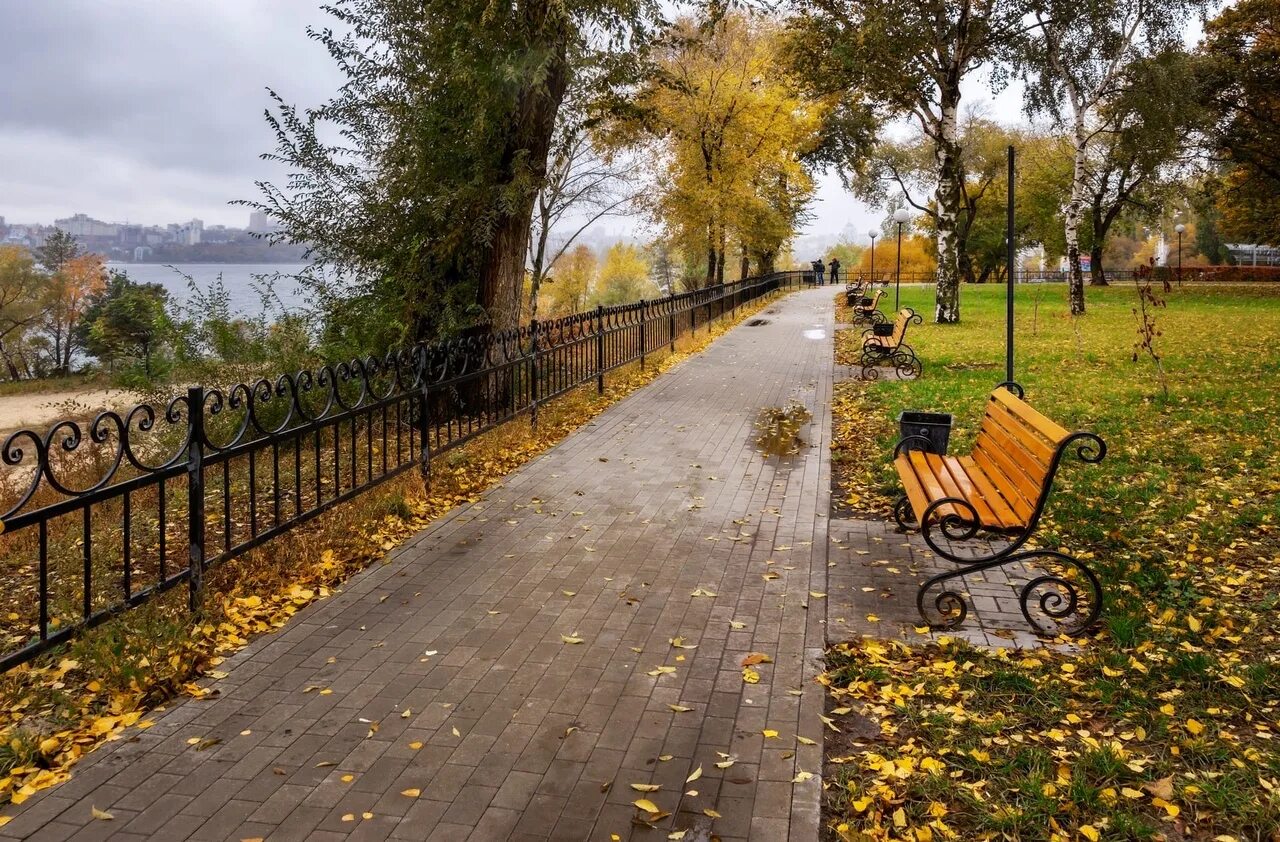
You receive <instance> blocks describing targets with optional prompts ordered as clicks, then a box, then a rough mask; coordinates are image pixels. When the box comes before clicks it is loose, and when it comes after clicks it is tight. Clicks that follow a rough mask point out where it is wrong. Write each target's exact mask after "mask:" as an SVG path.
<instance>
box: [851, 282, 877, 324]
mask: <svg viewBox="0 0 1280 842" xmlns="http://www.w3.org/2000/svg"><path fill="white" fill-rule="evenodd" d="M881 298H884V290H883V289H878V290H876V294H875V295H874V296H873V297H871V298H865V297H864V298H861V299H859V300H858V303H856V304H854V305H853V323H854V324H867V323H870V324H878V323H880V322H883V321H885V317H884V313H881V312H880V310H879V309H878V308H879V307H880V299H881Z"/></svg>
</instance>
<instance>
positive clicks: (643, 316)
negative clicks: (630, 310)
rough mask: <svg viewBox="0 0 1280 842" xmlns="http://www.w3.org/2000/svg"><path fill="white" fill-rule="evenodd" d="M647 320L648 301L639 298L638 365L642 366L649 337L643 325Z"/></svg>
mask: <svg viewBox="0 0 1280 842" xmlns="http://www.w3.org/2000/svg"><path fill="white" fill-rule="evenodd" d="M648 321H649V302H648V301H646V300H644V299H643V298H641V299H640V367H641V368H644V352H645V351H646V350H648V348H649V339H648V336H647V331H646V330H645V326H646V325H647V323H648Z"/></svg>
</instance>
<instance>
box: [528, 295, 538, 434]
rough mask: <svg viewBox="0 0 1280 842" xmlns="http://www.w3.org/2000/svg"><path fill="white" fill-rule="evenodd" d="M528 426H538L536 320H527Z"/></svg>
mask: <svg viewBox="0 0 1280 842" xmlns="http://www.w3.org/2000/svg"><path fill="white" fill-rule="evenodd" d="M529 337H530V338H529V404H530V408H529V426H531V427H533V428H535V429H537V426H538V320H537V319H531V320H530V321H529Z"/></svg>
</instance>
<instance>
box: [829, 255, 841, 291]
mask: <svg viewBox="0 0 1280 842" xmlns="http://www.w3.org/2000/svg"><path fill="white" fill-rule="evenodd" d="M838 283H840V258H838V257H833V258H831V285H832V286H835V285H836V284H838Z"/></svg>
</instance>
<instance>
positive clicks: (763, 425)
mask: <svg viewBox="0 0 1280 842" xmlns="http://www.w3.org/2000/svg"><path fill="white" fill-rule="evenodd" d="M812 420H813V415H812V414H811V413H810V412H809V410H807V409H805V408H804V406H803V405H801V404H798V403H792V404H788V405H787V406H786V407H781V406H770V407H766V408H765V409H763V410H761V411H760V417H759V418H757V419H756V433H757V435H756V447H758V448H760V452H761V453H763V454H764V455H766V456H794V455H795V454H797V453H799V452H800V449H801V448H803V447H805V446H807V445H808V442H806V441H805V440H804V438H803V437H801V435H800V430H801V429H803V428H804V426H805V425H806V424H808V423H809V422H810V421H812Z"/></svg>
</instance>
